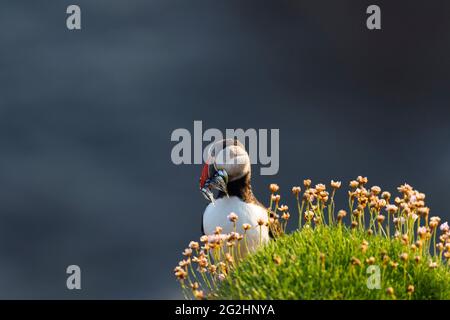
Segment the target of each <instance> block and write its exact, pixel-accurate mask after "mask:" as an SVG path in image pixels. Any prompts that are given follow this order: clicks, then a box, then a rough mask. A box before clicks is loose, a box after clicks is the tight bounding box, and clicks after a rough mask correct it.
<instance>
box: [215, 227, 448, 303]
mask: <svg viewBox="0 0 450 320" xmlns="http://www.w3.org/2000/svg"><path fill="white" fill-rule="evenodd" d="M363 240H366V241H367V242H368V243H369V245H368V248H367V251H366V252H365V253H363V252H362V250H361V244H362V242H363ZM402 253H408V256H409V257H408V260H407V261H402V260H401V259H400V255H401V254H402ZM386 254H387V257H388V259H385V260H384V262H383V259H382V257H383V255H386ZM416 255H418V253H417V252H414V251H413V250H412V249H410V247H409V245H407V246H405V245H403V244H402V242H401V240H397V239H393V238H386V237H382V236H378V235H376V236H375V235H372V236H369V235H367V233H363V232H362V231H356V230H354V231H351V230H350V229H348V228H347V227H345V226H332V227H329V226H319V227H316V228H314V229H312V228H309V229H308V228H303V229H301V231H296V232H294V233H292V234H290V235H285V236H282V237H281V238H279V239H277V240H276V241H272V242H270V243H269V244H267V245H266V246H264V247H263V248H261V249H260V250H258V251H257V252H256V253H254V254H252V255H250V256H248V257H247V258H245V259H244V260H243V261H241V262H240V263H239V264H238V265H237V266H236V268H234V269H233V270H232V271H231V272H230V274H229V276H228V277H227V279H226V280H225V281H223V282H222V283H221V284H220V286H219V287H218V288H217V289H216V291H215V298H217V299H450V268H449V267H448V265H445V264H444V263H441V262H438V267H437V268H435V269H431V268H430V267H429V263H430V259H431V256H430V255H428V253H423V254H422V255H421V260H420V262H419V263H417V262H415V260H414V257H415V256H416ZM321 257H322V258H321ZM353 257H355V258H357V259H359V260H360V261H361V265H360V266H358V265H353V264H352V263H351V259H352V258H353ZM370 257H374V258H375V263H374V265H376V266H379V268H380V269H379V270H380V279H381V282H380V284H381V288H380V289H369V288H368V286H367V281H368V278H369V277H370V276H371V274H369V273H367V268H368V267H369V264H368V262H367V261H366V259H368V258H370ZM277 258H279V260H278V259H277ZM277 260H278V261H277ZM391 262H397V263H398V266H397V268H393V267H392V266H391ZM409 285H413V286H414V292H413V293H412V294H408V293H407V287H408V286H409ZM388 287H392V288H393V289H394V295H393V296H392V295H389V294H388V293H387V292H386V289H387V288H388Z"/></svg>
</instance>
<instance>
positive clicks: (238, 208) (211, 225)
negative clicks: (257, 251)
mask: <svg viewBox="0 0 450 320" xmlns="http://www.w3.org/2000/svg"><path fill="white" fill-rule="evenodd" d="M231 212H234V213H235V214H236V215H237V216H238V221H237V222H236V232H238V233H240V234H243V232H244V231H243V229H242V225H243V224H244V223H248V224H250V225H251V229H250V230H249V231H247V235H246V236H247V241H248V245H249V247H250V249H254V248H255V247H256V246H258V244H259V241H260V235H259V233H260V227H259V226H258V219H260V218H261V219H263V221H265V222H267V211H266V210H265V209H264V208H262V207H260V206H258V205H255V204H251V203H246V202H244V201H242V200H241V199H239V198H238V197H229V198H226V197H224V198H220V199H218V200H216V201H215V202H214V203H210V204H209V205H208V207H206V210H205V213H204V214H203V229H204V231H205V234H207V235H211V234H213V233H214V230H215V228H216V227H222V233H230V232H232V231H234V229H233V223H232V222H231V221H229V220H228V218H227V216H228V215H229V214H230V213H231ZM268 240H269V233H268V228H267V227H266V226H262V227H261V242H262V243H265V242H267V241H268Z"/></svg>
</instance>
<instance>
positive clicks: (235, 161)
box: [200, 139, 250, 202]
mask: <svg viewBox="0 0 450 320" xmlns="http://www.w3.org/2000/svg"><path fill="white" fill-rule="evenodd" d="M249 173H250V158H249V156H248V153H247V151H245V148H244V146H243V145H242V144H241V143H240V142H239V141H238V140H236V139H234V140H233V139H226V140H221V141H218V142H215V143H214V144H213V145H212V146H211V147H210V149H209V151H208V160H207V161H206V163H205V164H204V166H203V170H202V174H201V177H200V190H201V191H202V193H203V195H204V197H205V198H206V199H207V200H209V201H211V202H214V194H213V192H212V191H213V190H219V191H220V192H223V193H225V194H228V191H227V185H228V183H230V182H232V181H235V180H238V179H240V178H242V177H244V176H245V175H248V174H249Z"/></svg>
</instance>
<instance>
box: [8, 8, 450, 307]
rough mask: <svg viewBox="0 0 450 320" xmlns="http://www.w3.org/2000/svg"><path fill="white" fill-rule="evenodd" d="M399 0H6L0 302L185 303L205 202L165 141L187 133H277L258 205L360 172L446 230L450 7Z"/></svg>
mask: <svg viewBox="0 0 450 320" xmlns="http://www.w3.org/2000/svg"><path fill="white" fill-rule="evenodd" d="M393 2H394V1H376V2H368V1H343V0H342V1H333V0H328V1H324V0H314V1H301V0H276V1H264V0H249V1H232V0H227V1H222V0H215V1H206V0H201V1H200V0H192V1H181V0H178V1H175V0H157V1H156V0H153V1H149V0H129V1H118V0H114V1H113V0H96V1H87V0H77V1H74V2H69V1H56V0H53V1H50V0H41V1H34V0H33V1H31V0H30V1H17V0H2V1H1V2H0V298H6V299H12V298H24V299H28V298H126V299H128V298H144V299H147V298H149V299H158V298H180V297H181V294H180V292H179V290H178V284H177V282H176V281H175V280H174V278H173V275H172V269H173V267H174V265H175V264H176V263H177V261H178V259H179V258H180V256H181V254H180V253H181V251H182V249H183V248H184V247H185V246H186V245H187V243H188V242H189V241H190V240H191V239H197V238H198V237H199V235H200V220H201V215H202V212H203V209H204V208H205V206H206V202H205V201H204V199H203V198H202V196H201V194H200V193H199V191H198V178H199V175H200V170H201V168H200V166H199V165H182V166H175V165H173V164H172V162H171V159H170V152H171V149H172V147H173V146H174V143H172V142H171V141H170V135H171V132H172V131H173V130H174V129H176V128H187V129H188V130H190V131H192V129H193V121H194V120H202V121H203V126H204V129H207V128H219V129H221V130H224V129H225V128H244V129H247V128H256V129H259V128H268V129H270V128H280V171H279V173H278V175H277V176H260V175H259V174H258V173H259V168H258V166H257V165H255V166H254V190H255V193H256V195H257V196H258V197H259V198H260V199H261V200H265V199H266V198H265V197H267V195H268V192H267V185H268V184H269V183H271V182H276V183H278V184H279V185H280V186H281V188H282V189H281V191H282V192H281V193H282V195H284V196H285V197H286V198H287V199H288V200H286V203H287V204H288V205H290V206H291V207H294V203H293V202H292V199H291V197H290V188H291V186H292V185H298V184H300V181H302V180H303V179H304V178H307V177H310V178H312V179H313V180H314V182H328V181H329V180H330V179H335V180H336V179H338V180H342V181H345V183H347V181H349V180H350V179H352V178H354V177H356V176H357V175H366V176H368V177H369V180H370V183H371V184H377V185H380V186H381V187H383V188H386V189H389V190H392V191H394V188H395V187H396V186H398V185H399V184H401V183H404V182H405V181H406V182H408V183H410V184H412V185H414V186H415V187H416V188H418V189H419V190H421V191H423V192H425V193H427V195H428V197H427V199H428V204H429V206H430V207H431V208H432V212H433V213H434V214H438V215H441V216H444V217H447V218H449V212H450V208H449V207H448V199H449V196H450V192H449V190H450V148H449V137H450V111H449V107H450V106H449V102H450V90H449V88H450V59H449V57H450V32H449V31H450V30H449V27H450V20H449V19H448V17H449V13H450V3H449V2H448V1H421V2H418V1H406V0H405V1H395V3H393ZM72 3H75V4H78V5H80V7H81V10H82V28H83V29H82V30H81V31H76V32H73V31H69V30H67V29H66V22H65V20H66V17H67V15H66V13H65V12H66V7H67V6H68V5H69V4H72ZM373 3H375V4H378V5H379V6H380V7H381V10H382V30H379V31H369V30H367V28H366V18H367V15H366V13H365V11H366V8H367V6H368V5H369V4H373ZM342 193H344V191H342ZM342 200H343V199H342ZM340 203H341V204H342V206H344V204H345V201H341V202H340ZM294 216H295V215H294ZM444 220H445V219H444ZM294 221H295V220H294ZM292 224H293V225H295V222H293V223H292ZM70 264H77V265H79V266H80V267H81V269H82V290H81V291H76V290H74V291H69V290H67V289H66V277H67V275H66V273H65V270H66V267H67V266H68V265H70Z"/></svg>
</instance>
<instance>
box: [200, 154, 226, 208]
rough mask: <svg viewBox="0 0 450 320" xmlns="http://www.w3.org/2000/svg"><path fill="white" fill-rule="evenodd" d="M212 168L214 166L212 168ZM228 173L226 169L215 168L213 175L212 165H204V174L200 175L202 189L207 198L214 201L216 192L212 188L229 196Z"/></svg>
mask: <svg viewBox="0 0 450 320" xmlns="http://www.w3.org/2000/svg"><path fill="white" fill-rule="evenodd" d="M211 169H212V168H211ZM227 183H228V174H227V172H226V171H225V170H215V168H214V172H213V174H212V176H211V172H210V167H209V165H208V164H207V163H206V164H205V165H204V166H203V170H202V175H201V177H200V191H201V192H202V194H203V197H205V199H206V200H208V201H210V202H212V203H214V194H213V192H212V190H214V189H216V190H219V191H221V192H223V193H225V194H226V195H227V196H228V190H227Z"/></svg>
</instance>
